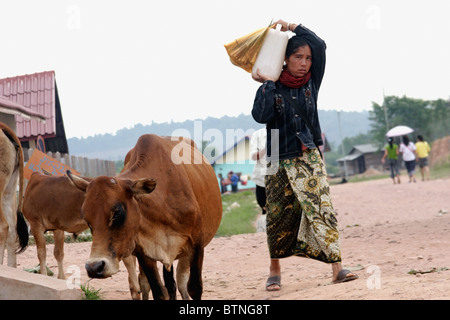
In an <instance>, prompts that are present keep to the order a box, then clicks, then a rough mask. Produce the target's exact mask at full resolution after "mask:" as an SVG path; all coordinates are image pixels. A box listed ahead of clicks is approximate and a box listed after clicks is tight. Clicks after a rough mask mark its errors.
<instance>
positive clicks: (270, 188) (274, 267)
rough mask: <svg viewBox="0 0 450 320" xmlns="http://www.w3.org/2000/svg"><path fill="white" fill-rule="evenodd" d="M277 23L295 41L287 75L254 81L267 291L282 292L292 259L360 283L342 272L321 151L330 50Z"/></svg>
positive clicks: (290, 47)
mask: <svg viewBox="0 0 450 320" xmlns="http://www.w3.org/2000/svg"><path fill="white" fill-rule="evenodd" d="M276 23H277V24H281V25H282V29H281V30H282V31H287V30H290V31H293V32H294V33H295V34H296V35H295V36H293V37H292V38H291V39H290V40H289V42H288V45H287V48H286V56H285V66H284V68H283V71H282V73H281V75H280V78H279V80H278V81H274V79H270V78H269V77H267V76H266V75H264V74H261V73H260V72H259V70H258V72H257V75H256V76H254V77H253V78H254V80H256V81H259V82H262V83H263V84H262V85H261V87H260V88H259V89H258V91H257V93H256V97H255V102H254V105H253V109H252V115H253V118H254V119H255V121H257V122H259V123H265V124H266V129H267V158H268V160H269V164H268V168H267V175H266V177H265V184H266V195H267V241H268V246H269V253H270V257H271V261H270V274H269V278H268V280H267V283H266V289H267V290H269V291H276V290H280V288H281V266H280V261H279V259H280V258H285V257H289V256H292V255H297V256H303V257H309V258H313V259H316V260H319V261H323V262H326V263H331V266H332V271H333V282H334V283H337V282H344V281H349V280H353V279H356V278H358V276H357V275H356V274H354V273H351V272H350V271H349V270H345V269H342V265H341V251H340V246H339V232H338V228H337V221H336V218H335V214H334V209H333V206H332V204H331V199H330V194H329V186H328V181H327V176H326V171H325V167H324V164H323V161H322V158H321V154H320V151H319V149H318V147H319V146H320V145H322V144H323V142H322V138H321V129H320V124H319V119H318V113H317V106H316V102H317V97H318V91H319V88H320V84H321V82H322V78H323V74H324V71H325V49H326V45H325V42H324V41H323V40H322V39H320V38H319V37H317V36H316V35H315V34H314V33H313V32H311V31H310V30H308V29H307V28H305V27H303V26H302V25H295V24H291V23H287V22H285V21H283V20H279V21H278V22H276ZM297 102H298V103H299V107H295V105H296V104H297ZM302 114H303V115H302ZM308 122H309V123H308Z"/></svg>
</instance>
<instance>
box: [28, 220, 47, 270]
mask: <svg viewBox="0 0 450 320" xmlns="http://www.w3.org/2000/svg"><path fill="white" fill-rule="evenodd" d="M44 232H45V230H44V228H42V227H41V226H35V225H33V224H32V223H31V233H32V234H33V236H34V241H35V242H36V251H37V256H38V260H39V266H40V269H41V274H44V275H47V262H46V258H47V251H46V247H45V246H46V244H45V237H44Z"/></svg>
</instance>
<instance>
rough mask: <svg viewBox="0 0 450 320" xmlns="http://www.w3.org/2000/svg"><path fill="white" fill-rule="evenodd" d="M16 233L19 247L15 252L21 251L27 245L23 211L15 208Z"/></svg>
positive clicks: (26, 230)
mask: <svg viewBox="0 0 450 320" xmlns="http://www.w3.org/2000/svg"><path fill="white" fill-rule="evenodd" d="M17 235H18V236H19V247H18V248H17V251H16V253H22V252H24V251H25V249H26V248H27V247H28V238H29V235H28V225H27V223H26V221H25V217H24V216H23V213H22V212H21V211H19V210H17Z"/></svg>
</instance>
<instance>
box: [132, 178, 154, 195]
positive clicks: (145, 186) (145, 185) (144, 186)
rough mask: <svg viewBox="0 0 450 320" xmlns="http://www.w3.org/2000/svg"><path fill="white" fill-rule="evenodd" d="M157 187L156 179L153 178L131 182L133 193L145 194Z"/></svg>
mask: <svg viewBox="0 0 450 320" xmlns="http://www.w3.org/2000/svg"><path fill="white" fill-rule="evenodd" d="M155 187H156V181H155V180H153V179H146V178H143V179H138V180H134V181H133V183H132V184H131V191H132V192H133V195H135V196H137V195H144V194H148V193H151V192H152V191H153V190H154V189H155Z"/></svg>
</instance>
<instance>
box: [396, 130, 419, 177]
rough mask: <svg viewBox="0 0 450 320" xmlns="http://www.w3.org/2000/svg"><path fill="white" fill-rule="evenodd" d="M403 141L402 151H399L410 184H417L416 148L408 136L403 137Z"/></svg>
mask: <svg viewBox="0 0 450 320" xmlns="http://www.w3.org/2000/svg"><path fill="white" fill-rule="evenodd" d="M402 140H403V142H402V143H401V144H400V149H399V150H398V151H399V152H400V153H401V154H402V158H403V161H404V162H405V167H406V171H408V177H409V182H410V183H411V182H416V176H415V171H416V146H415V145H414V143H412V142H411V141H409V137H408V136H403V139H402Z"/></svg>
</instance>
